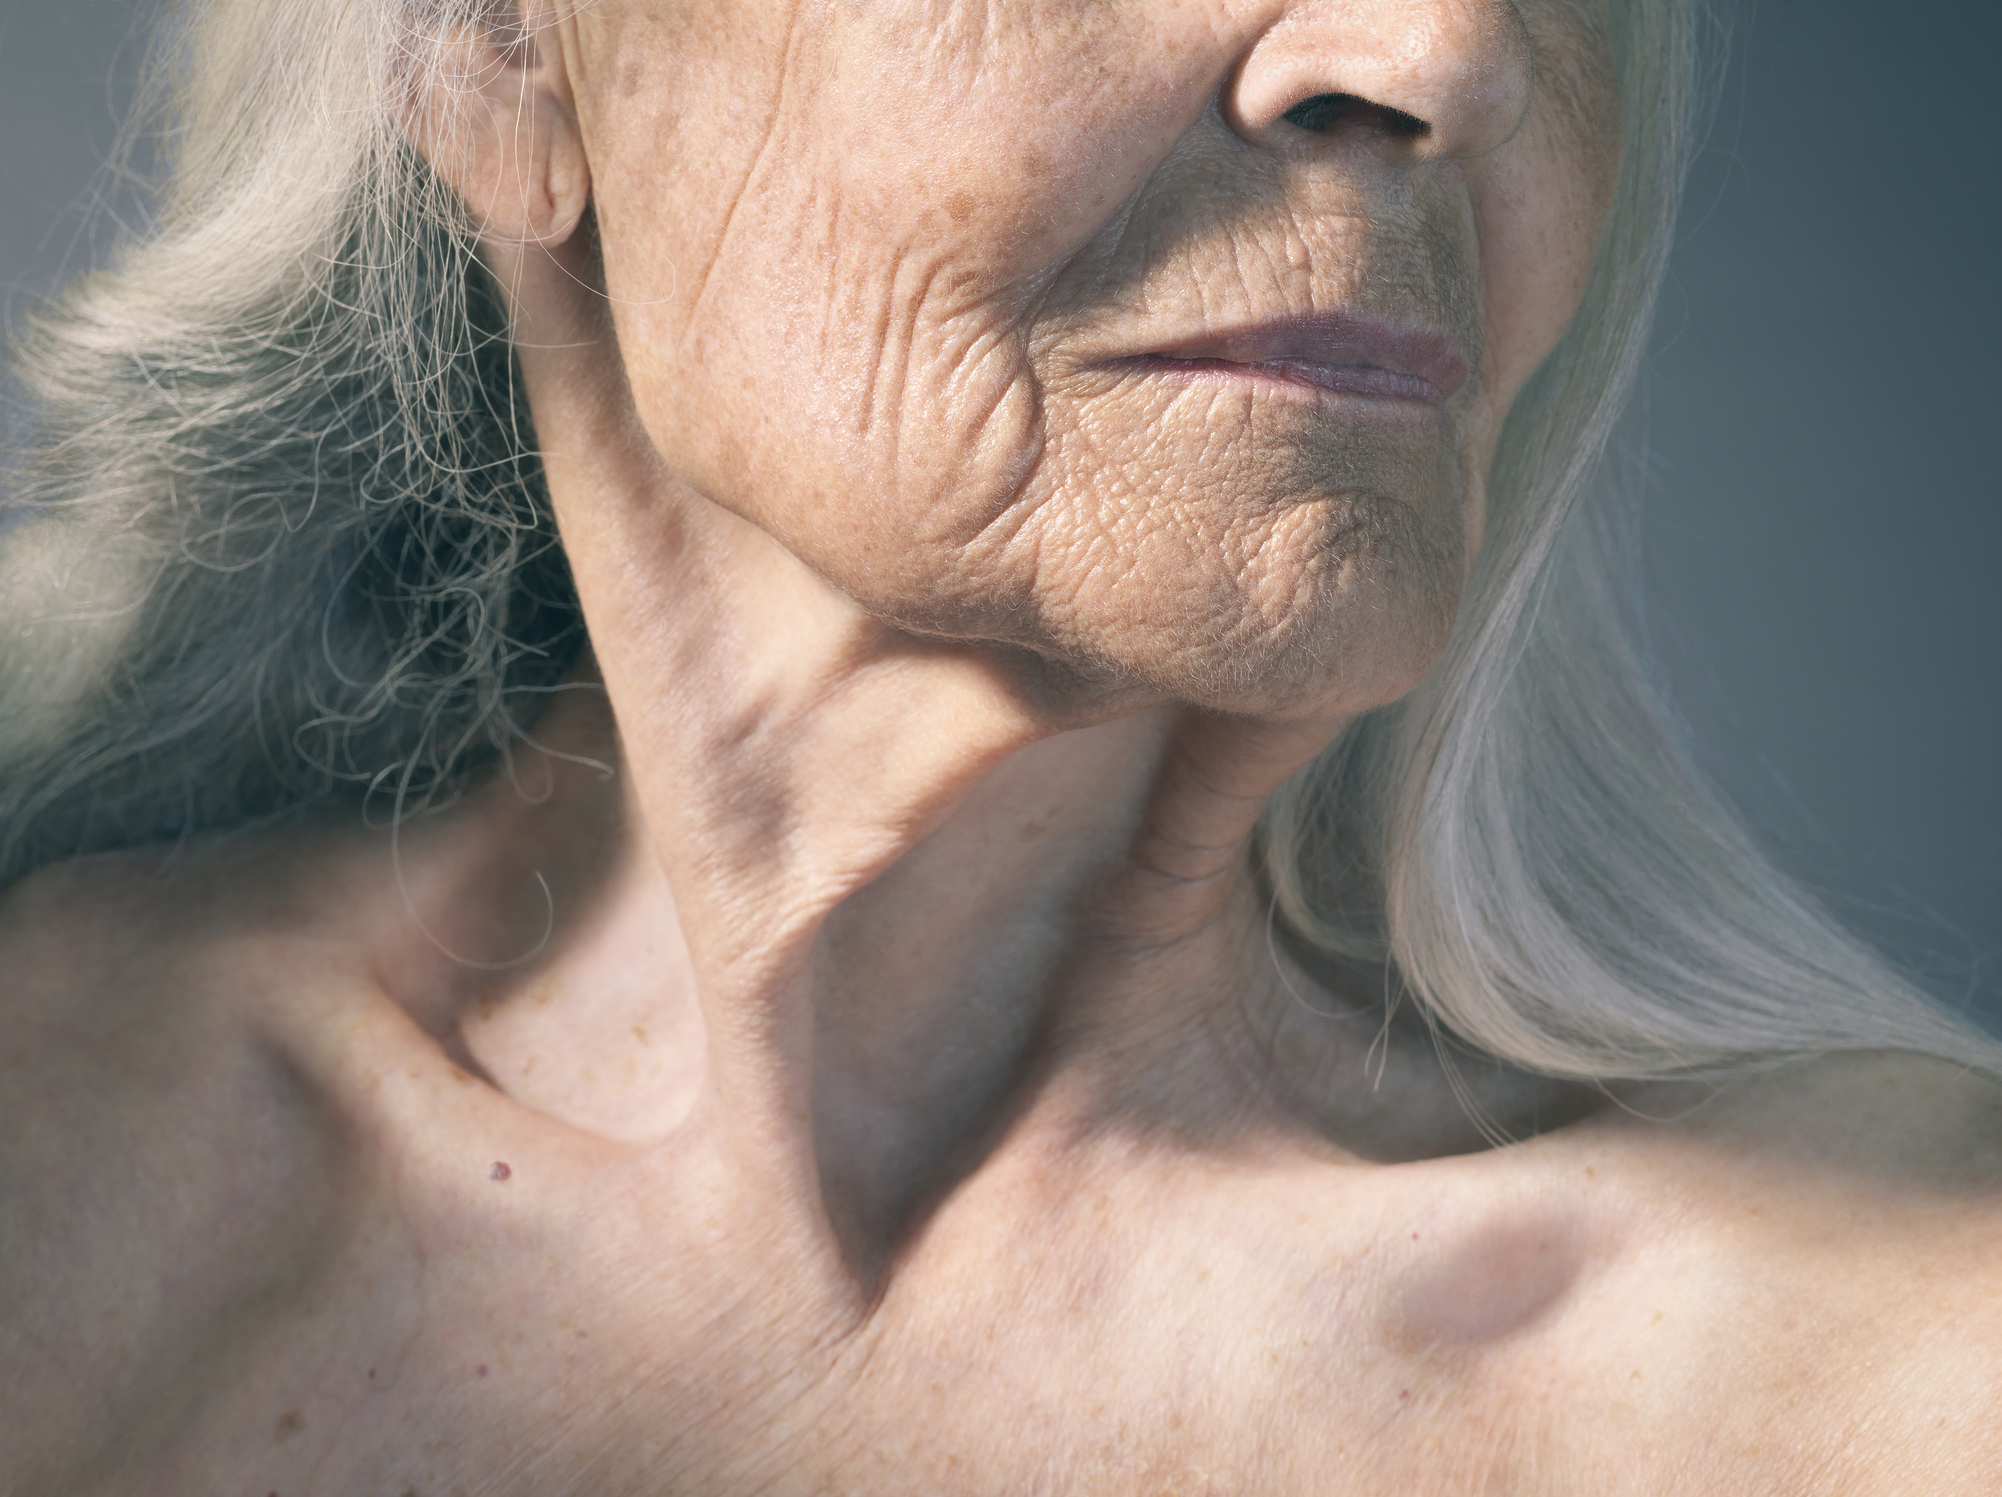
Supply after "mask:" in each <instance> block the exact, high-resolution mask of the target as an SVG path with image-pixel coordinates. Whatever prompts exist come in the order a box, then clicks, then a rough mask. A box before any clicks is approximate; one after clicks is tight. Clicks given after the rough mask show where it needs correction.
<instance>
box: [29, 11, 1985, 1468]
mask: <svg viewBox="0 0 2002 1497" xmlns="http://www.w3.org/2000/svg"><path fill="white" fill-rule="evenodd" d="M1604 24H1605V22H1604V17H1603V15H1602V14H1601V13H1600V12H1599V10H1598V9H1597V7H1596V6H1595V5H1593V4H1592V3H1589V0H1575V3H1574V0H1519V3H1514V4H1508V3H1489V0H1416V3H1401V4H1390V3H1387V0H1353V3H1335V0H1089V3H1079V0H1006V3H1002V4H999V5H986V6H974V5H961V4H959V3H957V0H941V3H938V4H933V5H924V4H915V3H913V4H892V3H877V0H830V3H827V4H823V5H807V4H797V5H795V4H788V3H785V0H743V3H738V0H722V3H703V4H700V5H696V4H692V3H691V4H681V3H679V0H670V3H665V4H648V3H643V0H605V3H600V4H594V5H591V6H588V7H584V8H582V9H578V10H575V11H568V10H565V11H553V12H544V11H540V10H531V11H530V12H529V13H528V15H527V16H526V18H525V24H524V26H523V27H521V28H520V29H514V28H510V29H507V30H505V31H501V32H496V33H492V34H484V33H483V34H477V35H469V36H465V37H460V38H456V39H454V40H453V42H452V44H451V45H450V47H449V48H448V50H447V66H446V67H445V69H444V71H443V73H442V74H441V76H440V77H439V78H437V79H435V80H432V81H430V82H429V83H428V84H426V85H425V86H423V87H422V88H418V87H417V86H415V85H413V91H412V97H411V101H410V117H409V130H410V134H411V137H412V139H413V140H414V141H415V142H416V143H417V144H418V146H419V147H420V149H423V150H424V151H425V152H426V153H427V155H429V156H430V158H431V160H432V161H433V163H434V165H436V167H437V168H438V170H439V171H441V172H442V173H443V174H444V176H445V178H446V180H448V181H449V182H450V183H451V184H452V185H453V186H454V187H455V188H457V190H458V191H459V192H460V193H461V194H462V195H463V196H464V197H465V199H466V200H467V202H468V204H469V205H470V206H471V207H472V209H473V210H474V212H475V214H476V216H477V217H478V218H479V219H480V220H481V221H482V222H483V223H484V224H485V225H486V235H485V240H484V252H485V254H486V257H487V263H488V265H489V267H490V268H491V270H492V271H493V273H494V274H495V276H496V278H497V279H498V281H499V282H500V284H501V285H502V287H503V289H504V291H505V293H506V295H507V297H508V300H509V303H510V306H511V308H512V310H513V314H514V318H515V327H516V333H517V338H518V341H519V348H520V360H521V372H522V377H523V378H524V380H525V381H526V385H527V392H528V397H529V404H530V407H531V409H532V412H533V414H534V419H535V424H536V435H537V441H538V442H539V444H540V447H541V449H542V451H543V453H544V460H545V466H546V471H547V474H548V479H549V485H550V493H551V498H552V502H553V504H554V507H555V510H556V514H557V518H558V521H559V524H560V528H561V532H562V536H563V541H564V545H565V547H566V550H567V552H568V555H569V557H570V560H571V564H572V567H573V570H574V572H575V575H576V579H577V585H578V590H579V596H580V598H581V599H582V603H583V608H584V613H585V617H586V620H587V623H588V625H589V629H590V635H591V640H592V652H591V654H590V656H589V657H588V658H587V659H586V661H585V662H584V663H583V664H582V665H581V666H580V668H579V670H578V672H577V673H576V675H575V676H574V677H573V679H572V681H571V683H570V687H569V689H567V690H565V691H564V692H562V693H560V694H559V695H558V696H557V697H556V699H555V700H554V702H553V703H552V705H551V706H550V707H549V709H548V710H547V711H546V712H545V713H544V715H543V716H542V718H541V719H540V720H539V721H538V722H537V724H536V725H535V729H534V738H535V742H536V745H537V746H538V748H539V750H541V751H540V752H538V751H536V750H533V749H531V750H525V751H524V752H523V753H522V754H521V755H520V757H519V760H518V762H517V763H516V765H515V766H514V767H513V770H512V771H511V772H510V773H507V774H502V775H499V776H496V777H495V778H493V779H492V780H491V781H489V782H488V783H487V784H486V785H484V786H483V787H481V788H480V789H478V790H477V791H475V792H474V793H473V794H471V795H470V796H468V797H467V798H466V799H465V800H463V801H462V802H460V803H459V804H458V805H456V806H454V807H453V808H451V809H450V810H448V811H445V812H442V813H439V814H436V815H432V816H428V817H424V818H419V819H417V820H414V821H412V822H410V823H408V824H406V825H405V826H404V827H402V828H401V830H400V831H399V832H398V833H397V834H396V835H395V836H394V837H393V838H392V836H391V834H390V833H388V832H387V831H385V830H382V829H378V828H369V827H357V826H354V825H351V824H349V823H348V822H344V821H339V820H336V819H331V818H330V819H328V820H327V821H325V822H324V823H314V824H309V825H301V826H296V827H291V828H288V829H286V830H284V831H282V832H279V833H271V834H260V835H258V836H245V837H238V838H233V839H220V840H217V841H215V842H213V843H211V844H207V845H202V846H195V847H191V848H185V849H180V850H177V851H175V852H172V853H161V852H155V851H142V852H136V853H128V854H118V855H112V856H105V857H99V858H94V859H90V860H86V861H81V862H77V863H73V864H69V865H64V866H61V867H58V868H56V869H53V870H50V871H48V872H45V873H43V874H41V875H39V876H37V877H35V878H33V879H31V880H29V881H26V882H25V883H24V884H23V885H21V886H20V887H18V888H16V889H15V890H13V891H11V892H10V893H9V895H8V896H7V899H6V901H5V903H4V904H0V950H4V951H5V952H7V953H8V961H9V964H10V966H9V970H10V986H9V987H8V988H7V990H6V1002H7V1004H8V1009H9V1023H8V1025H7V1038H6V1041H5V1045H4V1048H0V1085H4V1088H5V1095H6V1096H7V1097H8V1099H9V1104H8V1105H9V1112H10V1114H11V1115H12V1116H14V1117H18V1118H26V1119H29V1120H31V1121H30V1122H29V1123H28V1124H26V1125H19V1126H15V1127H14V1129H13V1131H12V1132H10V1133H9V1134H8V1135H7V1137H6V1138H5V1139H4V1140H0V1192H4V1195H0V1200H4V1202H5V1207H6V1209H5V1214H4V1215H0V1305H4V1306H5V1308H4V1309H0V1386H5V1387H7V1388H8V1389H9V1390H10V1395H9V1400H8V1403H7V1406H6V1408H5V1409H4V1410H0V1487H4V1488H5V1489H6V1490H9V1491H14V1490H19V1491H23V1492H44V1491H47V1492H77V1493H82V1492H105V1493H111V1492H170V1493H179V1492H187V1493H204V1494H207V1493H221V1492H234V1491H246V1492H252V1493H262V1492H273V1493H279V1494H283V1497H305V1494H361V1493H369V1494H373V1493H379V1492H380V1493H390V1494H398V1493H410V1494H419V1497H433V1494H440V1497H442V1494H447V1493H466V1494H475V1493H521V1494H534V1497H548V1494H556V1493H580V1494H594V1497H595V1494H606V1497H609V1494H622V1493H635V1494H637V1493H690V1494H702V1497H709V1494H717V1497H723V1494H733V1493H753V1492H756V1493H799V1494H818V1493H857V1494H861V1493H870V1494H898V1493H912V1494H917V1493H928V1494H939V1493H945V1494H951V1493H983V1494H984V1493H993V1494H1017V1493H1042V1492H1049V1493H1108V1494H1111V1493H1118V1494H1143V1493H1144V1494H1160V1493H1170V1492H1174V1493H1183V1494H1193V1493H1218V1494H1222V1493H1240V1492H1241V1493H1282V1494H1283V1493H1302V1494H1304V1493H1316V1494H1344V1493H1354V1494H1365V1493H1368V1494H1378V1493H1389V1492H1425V1493H1430V1492H1439V1493H1466V1492H1495V1493H1530V1492H1551V1493H1572V1492H1577V1493H1586V1492H1589V1493H1613V1492H1667V1491H1676V1492H1685V1491H1714V1492H1806V1491H1845V1492H1847V1491H1857V1492H1865V1491H1882V1492H1887V1493H1889V1492H1911V1491H1942V1492H1944V1491H1976V1490H1983V1489H1984V1488H1985V1487H1986V1484H1989V1483H1992V1480H1993V1473H1994V1472H1995V1471H1997V1470H2002V1440H1999V1439H1998V1435H1997V1430H1996V1421H1995V1419H1994V1417H1993V1411H1994V1409H1995V1408H1996V1406H1997V1399H1998V1397H2002V1376H1998V1373H2002V1366H1998V1357H1997V1352H1996V1349H1997V1346H1998V1344H1999V1343H1998V1334H2002V1313H1998V1310H1997V1308H1996V1306H1997V1305H1998V1303H2002V1296H1998V1294H1997V1288H1998V1285H1997V1283H1996V1278H1997V1270H1996V1269H1995V1267H1994V1266H1993V1263H1992V1259H1993V1257H1994V1255H1993V1253H1992V1251H1991V1249H1990V1244H1992V1242H1993V1241H1994V1240H1995V1233H1996V1231H1997V1229H1998V1227H2002V1207H1999V1206H1998V1199H2002V1197H1998V1192H1997V1190H1996V1170H1997V1166H1998V1163H2002V1161H1999V1160H1998V1157H1997V1147H1996V1146H1997V1140H1998V1138H2002V1132H1998V1127H1997V1116H1998V1114H1997V1108H1996V1099H1995V1093H1994V1091H1993V1089H1992V1088H1991V1087H1990V1086H1989V1085H1988V1084H1987V1083H1985V1082H1983V1081H1981V1080H1979V1079H1978V1078H1974V1077H1970V1076H1965V1075H1961V1074H1959V1073H1957V1072H1955V1071H1953V1070H1952V1069H1951V1068H1949V1067H1946V1066H1944V1065H1939V1064H1934V1063H1930V1062H1919V1061H1914V1060H1900V1059H1895V1058H1889V1057H1870V1056H1864V1057H1850V1058H1837V1059H1829V1060H1824V1061H1819V1062H1813V1063H1808V1062H1803V1063H1801V1064H1799V1065H1796V1066H1794V1067H1792V1068H1789V1069H1785V1070H1781V1071H1778V1072H1775V1073H1772V1074H1769V1075H1765V1076H1763V1077H1759V1078H1754V1079H1745V1080H1739V1081H1733V1082H1730V1083H1728V1084H1726V1083H1718V1084H1712V1085H1703V1086H1697V1085H1693V1084H1690V1085H1675V1086H1669V1085H1654V1086H1646V1087H1643V1086H1628V1087H1624V1088H1607V1089H1594V1088H1587V1087H1577V1086H1568V1085H1559V1084H1556V1083H1551V1082H1546V1081H1542V1080H1539V1079H1537V1078H1533V1077H1529V1076H1525V1075H1520V1074H1516V1073H1513V1072H1510V1071H1508V1070H1506V1069H1505V1068H1503V1067H1499V1066H1496V1065H1494V1064H1492V1063H1490V1062H1485V1061H1482V1060H1480V1059H1478V1058H1475V1057H1471V1056H1464V1055H1463V1056H1459V1057H1458V1058H1457V1061H1454V1062H1452V1063H1449V1062H1448V1061H1447V1060H1442V1059H1441V1054H1440V1052H1439V1050H1438V1049H1437V1048H1435V1046H1434V1045H1433V1043H1432V1042H1431V1040H1430V1038H1429V1037H1428V1036H1426V1035H1425V1034H1424V1033H1423V1031H1422V1029H1421V1028H1419V1027H1417V1026H1415V1025H1413V1024H1410V1023H1408V1022H1406V1021H1402V1020H1400V1021H1395V1022H1392V1023H1390V1024H1388V1025H1386V1023H1385V1021H1384V1017H1383V1011H1382V1008H1381V1006H1380V1005H1379V1004H1378V1002H1377V1000H1378V999H1379V998H1380V996H1381V994H1380V991H1378V990H1377V989H1376V988H1373V987H1372V982H1374V983H1376V984H1379V985H1380V983H1381V978H1380V976H1378V977H1376V978H1374V979H1372V978H1369V977H1367V976H1357V975H1355V974H1347V975H1345V974H1342V973H1340V972H1329V971H1321V970H1318V969H1317V970H1313V971H1310V970H1308V969H1307V967H1305V966H1303V965H1302V964H1301V963H1300V962H1299V961H1298V960H1296V959H1295V957H1294V956H1293V955H1291V954H1290V953H1289V952H1288V950H1287V947H1286V945H1285V943H1284V941H1283V940H1282V939H1281V938H1279V937H1278V936H1277V935H1276V934H1275V932H1274V931H1273V929H1272V927H1271V923H1270V920H1269V918H1268V912H1267V906H1266V900H1265V899H1264V897H1263V896H1262V893H1261V891H1260V888H1259V886H1258V883H1257V880H1256V877H1255V875H1254V872H1253V864H1252V859H1251V855H1250V839H1251V836H1252V832H1253V828H1254V824H1255V822H1256V819H1257V816H1258V813H1259V809H1260V807H1261V805H1262V804H1263V802H1264V799H1265V798H1266V797H1267V796H1268V795H1269V794H1270V793H1271V792H1272V791H1273V790H1274V789H1275V788H1276V787H1278V786H1279V785H1280V784H1281V783H1282V782H1283V781H1284V780H1285V779H1286V778H1287V776H1288V775H1289V774H1291V773H1292V772H1293V771H1294V770H1295V769H1297V768H1298V767H1299V766H1301V765H1302V764H1304V763H1306V762H1307V761H1308V760H1309V759H1310V758H1311V757H1312V756H1313V754H1314V753H1316V752H1317V751H1318V750H1319V749H1320V748H1321V747H1323V746H1324V745H1325V744H1326V743H1327V742H1329V741H1330V739H1331V738H1332V737H1333V735H1334V734H1335V733H1337V732H1338V731H1339V730H1340V728H1341V726H1342V724H1343V723H1344V722H1345V721H1347V720H1348V718H1349V717H1350V716H1352V715H1353V714H1354V713H1356V712H1359V711H1362V710H1365V709H1367V708H1369V707H1372V706H1376V705H1379V704H1381V703H1384V702H1387V701H1390V700H1393V699H1395V698H1396V697H1397V696H1399V695H1401V694H1402V693H1404V692H1405V691H1408V690H1409V689H1410V688H1411V687H1412V686H1413V685H1414V684H1415V683H1416V682H1417V681H1418V680H1419V679H1420V677H1422V676H1423V675H1424V673H1425V671H1426V670H1427V669H1428V668H1429V667H1430V665H1431V664H1432V663H1433V661H1434V660H1435V659H1436V657H1437V655H1438V653H1439V651H1440V650H1441V648H1442V647H1443V644H1444V641H1445V638H1446V634H1447V631H1448V629H1449V628H1450V626H1451V623H1452V620H1453V617H1454V614H1455V610H1456V608H1457V606H1458V602H1459V596H1460V591H1461V588H1462V586H1463V584H1464V581H1465V579H1466V575H1467V569H1468V567H1469V566H1470V565H1471V562H1472V558H1473V556H1474V555H1475V553H1476V552H1477V550H1478V548H1479V545H1480V538H1481V529H1482V521H1483V503H1484V497H1483V490H1482V484H1483V475H1484V474H1485V472H1486V469H1487V466H1488V463H1489V460H1490V458H1491V456H1492V453H1493V450H1494V445H1495V441H1496V437H1497V432H1498V429H1499V425H1500V421H1501V419H1502V416H1503V415H1504V414H1505V413H1506V411H1507V409H1508V406H1509V403H1510V401H1511V400H1512V399H1513V397H1514V395H1515V393H1516V392H1517V391H1518V390H1519V389H1520V388H1521V386H1522V384H1523V382H1524V381H1525V380H1526V379H1527V377H1528V376H1529V374H1530V373H1531V372H1532V371H1533V370H1534V369H1535V367H1536V365H1537V363H1538V362H1539V360H1540V359H1541V358H1542V357H1543V355H1544V354H1545V353H1546V352H1547V351H1548V350H1549V349H1550V348H1551V346H1552V345H1553V344H1554V343H1555V341H1556V339H1557V338H1558V336H1559V335H1560V334H1561V333H1562V331H1563V329H1564V328H1565V326H1566V324H1567V323H1568V321H1569V319H1570V317H1571V315H1572V312H1573V311H1574V309H1575V308H1576V306H1577V304H1578V300H1579V298H1580V296H1581V295H1582V292H1583V288H1584V283H1585V278H1586V276H1587V273H1588V271H1589V269H1590V266H1591V263H1592V258H1593V254H1594V252H1595V249H1596V246H1597V243H1598V235H1599V231H1600V227H1601V224H1602V220H1603V214H1604V210H1605V201H1606V196H1607V192H1608V188H1609V183H1610V181H1611V177H1612V173H1613V170H1614V167H1615V164H1616V162H1615V155H1614V148H1615V142H1616V140H1617V126H1616V120H1615V107H1614V103H1613V97H1612V89H1611V82H1610V75H1609V62H1608V60H1607V54H1606V48H1605V40H1604V36H1603V27H1604ZM1331 96H1332V97H1331ZM1316 100H1320V101H1323V102H1321V103H1320V104H1318V105H1315V106H1314V107H1313V108H1310V109H1303V108H1302V106H1303V105H1310V104H1313V103H1314V101H1316ZM1447 1053H1448V1055H1449V1056H1450V1055H1451V1052H1450V1051H1449V1052H1447ZM1476 1119H1478V1121H1477V1120H1476ZM1495 1137H1507V1138H1510V1139H1513V1140H1515V1141H1514V1142H1511V1143H1509V1144H1508V1145H1507V1146H1506V1147H1501V1148H1491V1147H1488V1145H1489V1144H1490V1143H1491V1142H1492V1140H1493V1138H1495Z"/></svg>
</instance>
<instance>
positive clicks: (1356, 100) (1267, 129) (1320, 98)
mask: <svg viewBox="0 0 2002 1497" xmlns="http://www.w3.org/2000/svg"><path fill="white" fill-rule="evenodd" d="M1531 75H1532V68H1531V51H1530V43H1529V35H1528V32H1527V30H1526V29H1525V27H1524V26H1523V22H1522V17H1521V15H1520V14H1519V13H1518V12H1517V10H1516V7H1515V5H1514V3H1513V0H1299V3H1295V4H1290V5H1288V6H1287V7H1286V9H1285V11H1284V12H1283V14H1281V15H1280V16H1279V18H1278V19H1277V20H1276V21H1275V22H1274V23H1273V24H1272V25H1271V26H1270V27H1269V28H1268V29H1266V30H1265V31H1264V32H1262V33H1261V34H1260V35H1259V37H1258V39H1257V40H1256V41H1255V42H1253V43H1252V45H1251V47H1250V49H1249V50H1248V51H1247V52H1246V53H1245V55H1244V57H1243V58H1242V59H1241V60H1240V62H1239V64H1238V66H1237V69H1236V71H1235V72H1234V73H1233V75H1232V76H1231V78H1230V80H1229V82H1228V83H1227V84H1226V86H1225V88H1224V93H1223V100H1222V103H1223V113H1224V118H1225V119H1226V120H1227V121H1228V122H1229V124H1230V127H1231V128H1232V129H1233V130H1235V131H1236V132H1237V133H1238V134H1239V135H1240V136H1242V137H1243V138H1244V139H1245V140H1247V141H1249V142H1251V143H1252V144H1253V145H1257V146H1261V147H1266V148H1269V149H1275V150H1288V149H1297V148H1299V147H1300V146H1303V145H1306V144H1308V143H1309V142H1311V141H1312V140H1313V138H1314V137H1317V136H1319V137H1327V136H1331V135H1343V134H1356V135H1361V136H1364V137H1365V138H1367V139H1368V140H1369V141H1370V143H1371V144H1372V145H1373V146H1374V147H1375V148H1376V149H1377V150H1378V151H1379V152H1380V153H1381V154H1384V155H1386V156H1390V157H1392V158H1397V159H1413V160H1423V159H1446V160H1461V161H1464V160H1471V159H1473V158H1475V157H1479V156H1482V155H1485V154H1486V153H1487V152H1489V151H1491V150H1493V149H1494V148H1495V147H1496V146H1498V145H1500V144H1501V143H1502V142H1503V141H1505V140H1507V139H1508V138H1509V137H1510V136H1511V135H1513V134H1514V133H1515V131H1516V129H1517V127H1518V126H1520V124H1521V123H1522V118H1523V115H1524V114H1525V113H1527V112H1528V109H1529V94H1530V80H1531Z"/></svg>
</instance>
